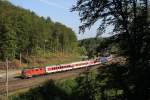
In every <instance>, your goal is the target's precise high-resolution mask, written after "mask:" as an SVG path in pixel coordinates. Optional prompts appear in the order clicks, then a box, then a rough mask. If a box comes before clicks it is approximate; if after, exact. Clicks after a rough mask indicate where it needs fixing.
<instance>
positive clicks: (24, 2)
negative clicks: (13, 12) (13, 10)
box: [9, 0, 108, 40]
mask: <svg viewBox="0 0 150 100" xmlns="http://www.w3.org/2000/svg"><path fill="white" fill-rule="evenodd" d="M9 1H10V2H11V3H12V4H14V5H16V6H20V7H23V8H25V9H29V10H30V11H34V12H35V13H36V14H37V15H39V16H44V17H50V18H51V19H52V20H53V21H54V22H61V23H63V24H65V25H66V26H68V27H71V28H72V29H73V31H75V33H76V35H77V38H78V39H79V40H80V39H84V38H89V37H95V36H96V29H97V27H98V25H99V24H98V23H96V24H95V25H94V26H92V27H91V29H90V30H89V29H87V30H86V31H85V33H84V34H83V33H80V34H79V28H78V27H79V26H80V25H81V23H80V19H79V16H78V13H77V12H70V9H71V7H72V6H73V5H75V4H76V1H77V0H9ZM104 36H108V35H107V34H104Z"/></svg>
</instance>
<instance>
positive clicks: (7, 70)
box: [6, 58, 8, 100]
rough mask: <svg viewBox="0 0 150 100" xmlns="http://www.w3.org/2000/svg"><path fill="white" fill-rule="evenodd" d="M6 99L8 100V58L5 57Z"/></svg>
mask: <svg viewBox="0 0 150 100" xmlns="http://www.w3.org/2000/svg"><path fill="white" fill-rule="evenodd" d="M6 100H8V58H6Z"/></svg>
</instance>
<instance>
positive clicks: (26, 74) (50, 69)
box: [21, 56, 112, 78]
mask: <svg viewBox="0 0 150 100" xmlns="http://www.w3.org/2000/svg"><path fill="white" fill-rule="evenodd" d="M111 60H112V57H111V56H109V57H100V58H97V59H95V60H86V61H79V62H73V63H69V64H60V65H51V66H43V67H42V66H41V67H34V68H26V69H23V70H22V73H21V74H22V78H31V77H33V76H39V75H45V74H49V73H55V72H61V71H67V70H72V69H78V68H84V67H90V66H93V65H98V64H103V63H107V62H109V61H111Z"/></svg>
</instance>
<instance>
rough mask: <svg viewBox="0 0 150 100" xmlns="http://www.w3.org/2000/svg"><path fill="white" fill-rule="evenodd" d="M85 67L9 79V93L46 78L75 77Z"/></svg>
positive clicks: (0, 88)
mask: <svg viewBox="0 0 150 100" xmlns="http://www.w3.org/2000/svg"><path fill="white" fill-rule="evenodd" d="M98 67H99V66H93V67H90V69H93V68H98ZM85 70H86V69H85V68H82V69H74V70H70V71H65V72H59V73H52V74H48V75H43V76H38V77H33V78H30V79H17V80H11V81H9V86H8V89H9V93H10V92H13V91H17V90H20V89H24V88H32V87H36V86H39V85H40V84H42V83H44V82H45V81H47V80H50V79H53V80H58V79H63V78H64V79H65V78H69V77H75V76H77V75H79V74H80V73H82V72H83V71H85ZM5 88H6V87H5V82H0V96H1V95H4V94H5V93H6V89H5Z"/></svg>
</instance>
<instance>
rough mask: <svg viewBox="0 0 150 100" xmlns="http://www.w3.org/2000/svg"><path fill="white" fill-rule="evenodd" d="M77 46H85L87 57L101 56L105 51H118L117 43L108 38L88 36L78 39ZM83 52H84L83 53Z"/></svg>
mask: <svg viewBox="0 0 150 100" xmlns="http://www.w3.org/2000/svg"><path fill="white" fill-rule="evenodd" d="M79 46H80V47H81V48H83V47H84V48H85V50H86V55H87V56H88V57H89V58H92V57H94V56H102V55H104V54H105V53H118V52H119V51H120V49H119V46H118V43H116V42H115V41H113V40H112V39H111V38H110V37H108V38H99V37H98V38H89V39H83V40H80V41H79ZM83 54H84V53H83Z"/></svg>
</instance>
